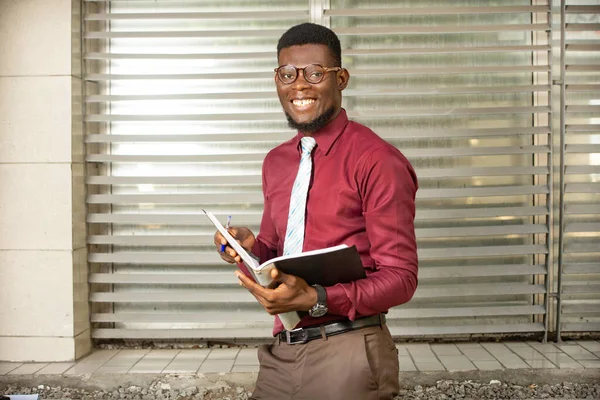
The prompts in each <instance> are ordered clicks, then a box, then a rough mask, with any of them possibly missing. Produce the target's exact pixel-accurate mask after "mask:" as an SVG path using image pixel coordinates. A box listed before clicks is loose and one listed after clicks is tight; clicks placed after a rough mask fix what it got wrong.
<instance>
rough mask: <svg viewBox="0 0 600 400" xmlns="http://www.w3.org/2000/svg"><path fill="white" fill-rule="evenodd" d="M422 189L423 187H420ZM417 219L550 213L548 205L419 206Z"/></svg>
mask: <svg viewBox="0 0 600 400" xmlns="http://www.w3.org/2000/svg"><path fill="white" fill-rule="evenodd" d="M419 190H422V189H419ZM416 214H417V215H416V219H417V220H436V219H455V218H461V219H462V218H489V217H508V216H524V215H527V216H529V215H548V214H549V211H548V207H544V206H538V207H486V208H473V207H468V208H464V209H460V208H459V209H433V210H432V209H423V208H422V207H421V208H420V207H417V213H416Z"/></svg>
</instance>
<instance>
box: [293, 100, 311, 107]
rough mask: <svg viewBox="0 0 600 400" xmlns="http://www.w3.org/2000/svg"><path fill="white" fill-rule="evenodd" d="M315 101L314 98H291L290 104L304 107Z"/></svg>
mask: <svg viewBox="0 0 600 400" xmlns="http://www.w3.org/2000/svg"><path fill="white" fill-rule="evenodd" d="M314 102H315V99H301V100H292V104H293V105H295V106H296V107H306V106H309V105H311V104H313V103H314Z"/></svg>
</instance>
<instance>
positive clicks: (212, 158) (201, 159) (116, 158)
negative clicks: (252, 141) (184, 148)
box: [86, 152, 267, 164]
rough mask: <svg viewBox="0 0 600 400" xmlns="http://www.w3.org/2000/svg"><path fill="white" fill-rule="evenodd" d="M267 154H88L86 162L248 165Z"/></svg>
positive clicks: (259, 160) (261, 159) (260, 159)
mask: <svg viewBox="0 0 600 400" xmlns="http://www.w3.org/2000/svg"><path fill="white" fill-rule="evenodd" d="M266 155H267V152H264V153H258V154H252V153H236V154H196V155H140V154H136V155H125V154H88V155H87V157H86V161H87V162H102V163H107V162H135V163H138V162H149V163H153V162H173V163H188V162H195V163H211V164H212V163H219V162H220V163H232V162H235V163H249V162H262V161H263V160H264V158H265V156H266Z"/></svg>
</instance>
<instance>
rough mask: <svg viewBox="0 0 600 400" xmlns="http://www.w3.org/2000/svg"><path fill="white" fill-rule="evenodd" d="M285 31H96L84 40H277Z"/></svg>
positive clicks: (89, 33) (88, 33)
mask: <svg viewBox="0 0 600 400" xmlns="http://www.w3.org/2000/svg"><path fill="white" fill-rule="evenodd" d="M285 31H286V30H285V29H234V30H208V29H207V30H202V31H183V30H182V31H128V32H121V31H102V32H100V31H98V32H87V33H84V35H83V38H84V39H88V40H89V39H92V40H94V39H132V38H135V39H163V38H165V39H168V38H174V39H181V38H237V37H239V38H258V37H270V38H274V39H277V38H279V37H280V36H281V35H283V34H284V33H285Z"/></svg>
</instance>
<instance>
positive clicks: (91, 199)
mask: <svg viewBox="0 0 600 400" xmlns="http://www.w3.org/2000/svg"><path fill="white" fill-rule="evenodd" d="M87 203H88V204H131V203H146V204H157V203H160V204H219V203H228V204H262V203H263V195H262V193H261V192H259V191H256V192H244V193H204V194H118V195H112V194H93V195H89V196H88V198H87Z"/></svg>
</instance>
